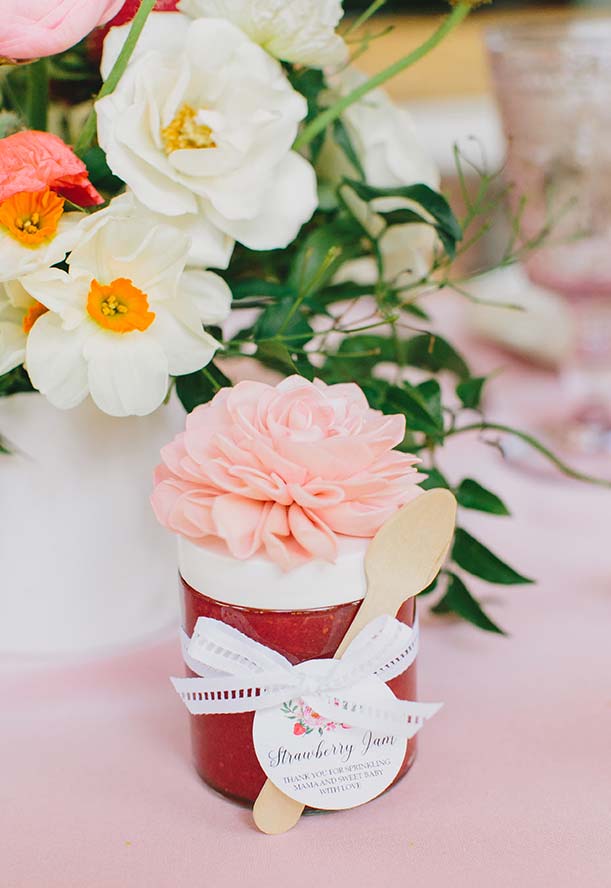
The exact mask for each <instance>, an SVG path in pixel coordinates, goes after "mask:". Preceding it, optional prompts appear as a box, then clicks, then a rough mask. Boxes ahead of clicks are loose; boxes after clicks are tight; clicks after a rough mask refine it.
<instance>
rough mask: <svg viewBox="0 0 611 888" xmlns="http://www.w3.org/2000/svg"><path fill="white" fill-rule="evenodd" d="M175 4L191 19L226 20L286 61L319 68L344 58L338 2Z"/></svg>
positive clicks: (207, 0)
mask: <svg viewBox="0 0 611 888" xmlns="http://www.w3.org/2000/svg"><path fill="white" fill-rule="evenodd" d="M178 5H179V9H180V10H181V11H182V12H185V13H187V14H188V15H190V16H192V17H193V18H198V17H199V16H207V17H212V18H215V17H217V18H224V19H229V21H231V22H233V23H234V24H235V25H237V26H238V27H239V28H241V29H242V30H243V31H244V33H245V34H248V36H249V37H250V38H251V40H254V41H255V43H258V44H259V45H260V46H262V47H263V48H264V49H266V50H267V52H269V53H270V54H271V55H273V56H276V58H278V59H282V60H283V61H286V62H297V63H299V64H301V65H308V66H309V67H311V68H323V67H324V66H326V65H337V64H340V63H341V62H344V61H345V59H346V57H347V55H348V49H347V47H346V44H345V43H344V41H343V40H342V38H341V37H340V36H339V34H336V33H335V29H336V27H337V25H338V24H339V22H340V20H341V18H342V16H343V14H344V11H343V8H342V3H341V0H291V2H287V0H181V2H180V3H179V4H178Z"/></svg>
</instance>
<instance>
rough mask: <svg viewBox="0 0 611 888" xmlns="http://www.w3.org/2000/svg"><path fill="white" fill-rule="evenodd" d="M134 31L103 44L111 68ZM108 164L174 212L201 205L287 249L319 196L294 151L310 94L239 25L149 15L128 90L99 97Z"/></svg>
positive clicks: (236, 233)
mask: <svg viewBox="0 0 611 888" xmlns="http://www.w3.org/2000/svg"><path fill="white" fill-rule="evenodd" d="M125 37H126V28H125V27H123V28H112V29H111V31H110V32H109V34H108V36H107V38H106V40H105V43H104V57H103V62H102V73H103V75H105V74H107V72H108V69H109V67H110V66H111V65H112V63H113V61H114V59H115V58H116V56H117V54H118V52H119V51H120V48H121V46H122V44H123V42H124V40H125ZM96 109H97V114H98V137H99V141H100V144H101V146H102V147H103V148H104V150H105V151H106V154H107V159H108V163H109V165H110V167H111V169H112V170H113V172H114V173H116V174H117V175H118V176H120V177H121V178H122V179H123V180H124V181H125V182H126V183H127V185H128V186H129V188H130V189H131V190H132V191H133V192H134V194H135V195H136V197H137V198H138V200H139V201H140V202H141V203H143V204H144V205H145V206H147V207H149V208H150V209H151V210H153V211H155V212H157V213H161V214H163V215H165V216H174V217H183V216H185V214H187V215H188V214H200V215H202V216H203V218H204V219H205V221H206V224H208V225H212V226H213V227H214V228H216V229H218V231H220V232H222V233H223V234H224V235H226V236H227V237H228V238H232V239H235V240H237V241H239V242H240V243H243V244H245V245H246V246H247V247H250V248H251V249H255V250H267V249H275V248H280V247H285V246H287V245H288V244H289V243H290V242H291V241H292V240H294V238H295V237H296V235H297V233H298V231H299V229H300V227H301V225H302V224H303V223H304V222H306V221H307V220H308V219H309V218H310V216H311V215H312V213H313V212H314V210H315V208H316V205H317V197H316V176H315V173H314V170H313V169H312V167H311V165H310V164H309V163H308V162H307V161H306V160H305V159H304V158H303V157H301V156H300V155H299V154H297V153H296V152H294V151H292V150H291V146H292V144H293V141H294V139H295V136H296V134H297V129H298V125H299V122H300V121H301V120H302V119H303V118H304V116H305V114H306V110H307V109H306V102H305V99H304V98H303V96H301V95H300V94H299V93H298V92H296V91H295V90H294V89H293V88H292V87H291V85H290V83H289V82H288V79H287V77H286V75H285V74H284V72H283V70H282V68H281V66H280V65H279V64H278V62H276V61H275V60H274V59H272V58H270V56H269V55H267V53H266V52H264V50H262V49H261V47H259V46H257V45H256V44H255V43H253V42H252V41H251V40H250V39H249V38H248V37H247V36H246V35H245V34H244V33H243V32H242V31H240V30H239V29H238V28H237V27H236V26H235V25H233V24H231V22H228V21H224V20H221V19H198V20H197V21H191V20H190V19H188V18H187V17H186V16H184V15H180V14H176V15H168V14H164V13H157V14H156V15H155V14H153V15H151V16H149V19H148V20H147V23H146V26H145V28H144V30H143V32H142V35H141V37H140V40H139V42H138V45H137V49H136V53H135V54H134V56H133V58H132V60H131V62H130V64H129V65H128V68H127V71H126V72H125V74H124V76H123V77H122V78H121V81H120V82H119V85H118V87H117V88H116V89H115V91H114V92H113V93H112V94H111V95H110V96H107V97H105V98H103V99H100V100H99V101H98V102H97V103H96Z"/></svg>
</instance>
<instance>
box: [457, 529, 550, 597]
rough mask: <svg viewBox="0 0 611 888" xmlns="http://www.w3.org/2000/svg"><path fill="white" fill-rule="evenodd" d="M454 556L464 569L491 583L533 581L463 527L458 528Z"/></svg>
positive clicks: (507, 584)
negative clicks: (506, 562)
mask: <svg viewBox="0 0 611 888" xmlns="http://www.w3.org/2000/svg"><path fill="white" fill-rule="evenodd" d="M452 558H453V559H454V561H455V562H456V564H458V565H459V567H462V568H463V569H464V570H466V571H468V572H469V573H471V574H473V575H474V576H476V577H481V578H482V579H483V580H487V581H488V582H489V583H498V584H499V585H503V586H513V585H516V586H517V585H521V584H525V583H532V582H534V581H533V580H530V579H528V577H524V576H522V574H519V573H518V572H517V571H516V570H514V569H513V568H512V567H510V566H509V565H508V564H505V562H504V561H501V559H500V558H498V557H497V556H496V555H494V554H493V553H492V552H491V551H490V550H489V549H487V548H486V546H484V545H483V544H482V543H480V542H479V540H476V539H475V538H474V537H472V536H471V534H469V533H467V531H466V530H463V529H462V528H460V527H459V528H457V530H456V536H455V538H454V547H453V549H452Z"/></svg>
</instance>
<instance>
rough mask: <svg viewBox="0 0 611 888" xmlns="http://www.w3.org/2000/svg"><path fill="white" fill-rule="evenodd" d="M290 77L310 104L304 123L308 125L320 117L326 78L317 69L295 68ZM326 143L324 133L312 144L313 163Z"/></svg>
mask: <svg viewBox="0 0 611 888" xmlns="http://www.w3.org/2000/svg"><path fill="white" fill-rule="evenodd" d="M288 76H289V80H290V82H291V85H292V86H293V88H294V89H296V90H297V92H300V93H301V95H302V96H304V98H305V100H306V102H307V103H308V113H307V115H306V118H305V121H304V123H305V124H308V123H310V122H311V121H312V120H314V119H315V118H316V117H318V115H319V113H320V111H321V107H320V94H321V92H322V91H323V90H325V89H326V88H327V84H326V83H325V76H324V74H323V72H322V71H320V70H319V69H317V68H299V69H297V70H296V69H295V68H293V67H291V68H289V71H288ZM324 142H325V132H324V131H323V132H322V133H319V134H318V135H317V136H316V138H315V139H313V140H312V142H311V143H310V152H311V160H312V163H316V161H317V160H318V155H319V154H320V152H321V150H322V146H323V145H324Z"/></svg>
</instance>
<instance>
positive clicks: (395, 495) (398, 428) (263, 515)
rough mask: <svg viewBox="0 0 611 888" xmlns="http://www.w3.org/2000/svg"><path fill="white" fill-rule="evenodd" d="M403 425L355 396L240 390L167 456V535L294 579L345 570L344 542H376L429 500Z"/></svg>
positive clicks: (296, 386)
mask: <svg viewBox="0 0 611 888" xmlns="http://www.w3.org/2000/svg"><path fill="white" fill-rule="evenodd" d="M404 433H405V419H404V417H403V416H385V415H384V414H382V413H381V412H380V411H378V410H372V409H371V408H370V407H369V405H368V403H367V400H366V398H365V395H364V394H363V392H362V391H361V389H360V388H359V387H358V386H357V385H354V384H347V385H329V386H328V385H326V384H325V383H324V382H321V381H320V380H316V381H315V382H313V383H312V382H308V381H307V380H305V379H303V378H302V377H300V376H291V377H289V378H288V379H285V380H283V381H282V382H281V383H279V384H278V385H277V386H271V385H266V384H264V383H260V382H240V383H239V384H238V385H236V386H235V388H226V389H222V390H221V391H220V392H218V394H217V395H216V396H215V397H214V398H213V400H212V401H210V403H208V404H203V405H202V406H201V407H197V408H196V409H195V410H194V411H193V413H191V414H190V415H189V416H188V417H187V423H186V430H185V431H184V432H183V433H182V434H180V435H178V436H177V437H176V438H175V439H174V441H173V442H172V443H171V444H168V445H167V446H166V447H164V448H163V450H162V451H161V456H162V460H163V463H162V464H161V465H160V466H158V468H157V469H156V472H155V486H154V491H153V495H152V504H153V509H154V511H155V514H156V516H157V518H158V519H159V521H160V522H161V524H163V525H164V526H165V527H167V528H168V529H169V530H172V531H174V532H175V533H178V534H181V535H182V536H184V537H186V538H188V539H189V540H191V541H193V542H195V543H197V544H201V545H205V544H206V542H207V541H208V540H209V539H210V538H216V539H219V540H222V541H224V542H225V543H226V545H227V548H228V549H229V551H230V552H231V554H232V555H234V556H235V557H236V558H241V559H245V558H250V557H251V556H252V555H254V554H255V553H257V552H265V553H266V554H267V556H268V557H269V558H271V559H272V560H273V561H275V562H276V563H278V564H279V565H280V566H281V567H282V568H283V569H285V570H286V569H289V568H291V567H294V566H296V565H297V564H300V563H301V562H303V561H305V560H307V559H309V558H322V559H325V560H328V561H333V560H334V559H335V558H336V556H337V547H338V535H339V536H341V535H344V536H350V537H372V536H374V535H375V533H376V532H377V531H378V530H379V528H380V527H381V526H382V525H383V524H384V522H385V521H386V520H387V518H389V517H390V515H392V514H393V512H395V511H396V510H397V509H398V508H399V507H400V506H402V505H403V504H404V503H406V502H408V501H409V500H411V499H413V497H415V496H416V495H417V494H418V492H419V488H418V487H417V484H418V482H419V481H420V480H421V476H420V475H419V474H418V473H417V471H416V469H415V464H416V463H417V462H418V460H417V458H416V457H415V456H413V455H411V454H406V453H399V452H398V451H396V450H393V447H395V446H396V445H397V444H399V443H400V442H401V441H402V440H403V437H404Z"/></svg>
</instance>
